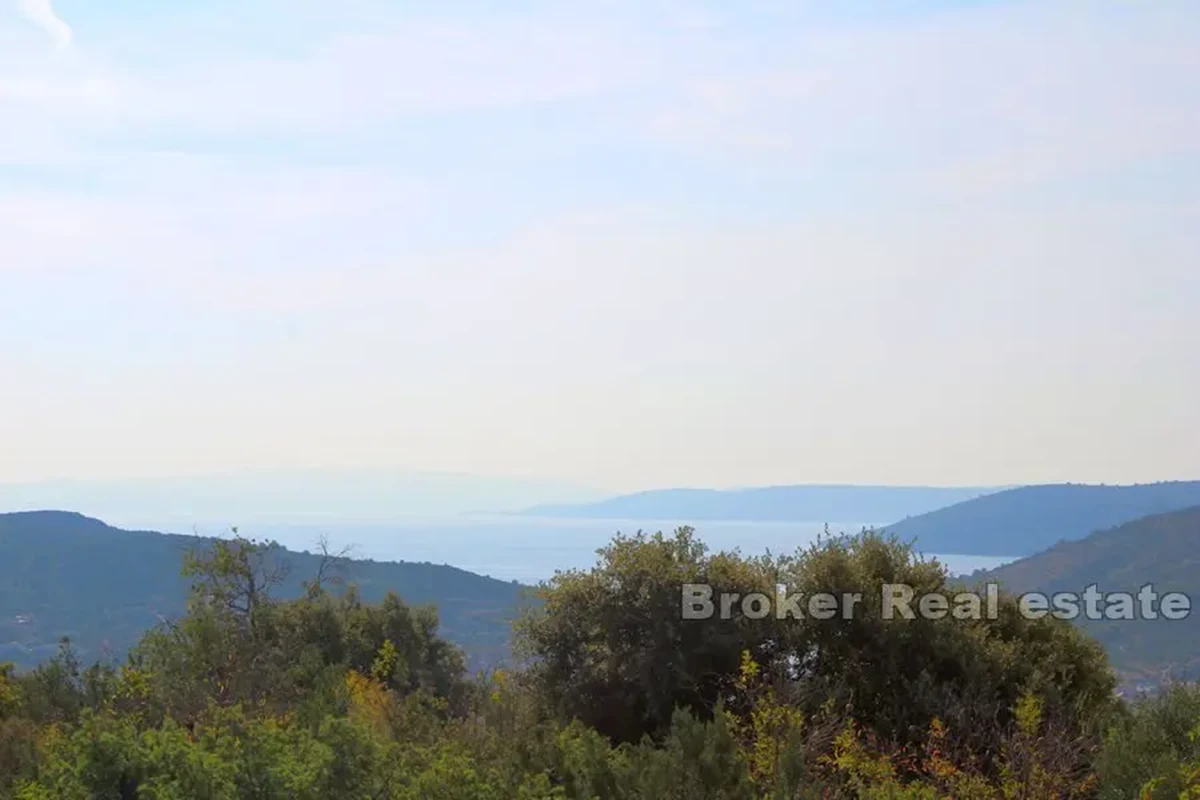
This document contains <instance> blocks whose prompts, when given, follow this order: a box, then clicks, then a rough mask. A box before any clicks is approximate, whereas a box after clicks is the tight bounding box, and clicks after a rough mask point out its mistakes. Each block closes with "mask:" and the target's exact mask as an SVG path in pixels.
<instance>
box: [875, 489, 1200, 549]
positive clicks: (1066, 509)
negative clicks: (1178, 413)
mask: <svg viewBox="0 0 1200 800" xmlns="http://www.w3.org/2000/svg"><path fill="white" fill-rule="evenodd" d="M1194 505H1200V481H1172V482H1166V483H1148V484H1139V485H1134V486H1090V485H1085V484H1070V483H1069V484H1056V485H1045V486H1025V487H1021V488H1019V489H1009V490H1007V491H1003V492H997V493H995V494H989V495H984V496H982V497H978V498H975V499H973V500H967V501H966V502H962V503H957V504H955V505H952V506H949V507H947V508H942V509H939V510H937V511H932V512H930V513H928V514H922V515H920V516H915V517H912V518H910V519H905V520H902V521H899V522H895V523H893V524H891V525H888V526H886V530H887V532H888V533H892V534H895V535H896V536H898V537H900V538H901V539H904V540H915V542H916V546H917V548H918V549H919V550H920V551H921V552H924V553H960V554H964V555H966V554H970V555H980V556H1028V555H1033V554H1034V553H1037V552H1040V551H1042V550H1045V549H1046V548H1047V547H1052V546H1053V545H1055V544H1057V543H1058V542H1060V541H1064V540H1065V541H1071V540H1074V539H1082V538H1083V537H1084V536H1087V535H1088V534H1089V533H1092V532H1094V531H1098V530H1103V529H1105V528H1111V527H1113V526H1114V525H1120V524H1122V523H1125V522H1129V521H1131V520H1135V519H1138V518H1139V517H1144V516H1147V515H1149V514H1161V513H1164V512H1167V511H1178V510H1179V509H1182V508H1188V507H1189V506H1194Z"/></svg>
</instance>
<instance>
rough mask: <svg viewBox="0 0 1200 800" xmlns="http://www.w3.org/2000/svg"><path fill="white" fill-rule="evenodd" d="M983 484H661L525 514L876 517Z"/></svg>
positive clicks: (971, 492) (964, 495)
mask: <svg viewBox="0 0 1200 800" xmlns="http://www.w3.org/2000/svg"><path fill="white" fill-rule="evenodd" d="M992 491H995V489H989V488H983V487H926V486H852V485H828V486H822V485H802V486H769V487H763V488H753V489H728V490H720V489H662V490H654V491H646V492H638V493H636V494H628V495H621V496H619V497H613V498H610V499H608V500H603V501H600V502H597V503H584V504H575V505H542V506H535V507H533V508H529V509H526V510H525V511H524V512H521V513H523V514H525V515H527V516H542V517H566V518H576V519H578V518H586V519H633V520H642V521H651V520H686V521H689V522H702V521H713V520H745V521H750V522H866V523H870V522H880V521H883V520H889V519H896V518H897V517H904V516H911V515H914V514H922V513H924V512H927V511H931V510H933V509H936V508H942V507H943V506H947V505H950V504H952V503H959V502H962V501H964V500H970V499H972V498H976V497H979V496H980V495H983V494H986V493H988V492H992Z"/></svg>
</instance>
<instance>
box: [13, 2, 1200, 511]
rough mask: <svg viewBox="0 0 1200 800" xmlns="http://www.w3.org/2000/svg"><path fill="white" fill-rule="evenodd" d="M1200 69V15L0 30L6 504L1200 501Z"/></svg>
mask: <svg viewBox="0 0 1200 800" xmlns="http://www.w3.org/2000/svg"><path fill="white" fill-rule="evenodd" d="M499 9H504V10H503V11H501V10H499ZM1197 41H1200V5H1197V4H1196V3H1195V0H1179V1H1178V2H1170V1H1169V0H1156V2H1144V3H1142V2H1103V1H1102V0H1088V1H1087V2H1085V1H1084V0H1079V2H1061V3H1055V2H1042V1H1039V2H1027V3H1009V2H960V3H951V2H948V1H947V0H943V1H942V2H934V3H927V2H919V1H918V0H908V1H907V2H898V1H897V2H885V1H884V0H879V2H875V3H865V2H854V1H847V0H838V2H802V1H801V0H739V2H737V3H729V2H722V3H717V2H712V3H710V4H707V5H705V4H703V3H698V2H697V3H693V2H676V1H675V0H628V1H627V2H626V1H623V0H592V2H568V0H547V1H546V2H536V1H535V0H519V1H515V0H514V2H507V3H496V2H483V0H477V2H454V1H450V2H447V1H446V0H443V2H439V3H421V4H417V3H407V2H396V0H386V1H385V0H377V1H376V2H372V0H336V1H335V0H319V1H318V0H236V1H235V0H205V2H198V1H197V0H177V1H176V2H169V3H168V2H162V3H148V2H145V1H144V0H137V1H136V2H135V0H106V1H105V2H97V1H96V0H60V1H59V2H57V3H55V5H54V7H53V8H52V7H51V6H50V3H49V1H48V0H0V480H10V481H17V480H35V479H41V478H46V477H53V476H71V477H120V476H136V475H172V474H190V473H196V472H208V471H213V470H226V469H241V468H249V467H287V466H343V465H346V466H348V465H355V466H373V465H389V466H401V467H409V468H417V469H428V470H457V471H465V472H472V473H479V474H494V475H544V476H555V477H562V478H568V479H573V480H579V481H582V482H586V483H589V484H592V485H595V486H598V487H604V488H609V489H615V490H623V489H632V488H643V487H651V486H664V485H673V484H693V485H716V486H722V485H736V484H754V483H782V482H808V481H820V482H841V481H854V482H881V483H940V484H1001V483H1005V484H1007V483H1022V482H1034V481H1054V480H1077V481H1109V482H1126V481H1137V480H1153V479H1161V478H1171V477H1179V478H1200V48H1197V47H1196V42H1197Z"/></svg>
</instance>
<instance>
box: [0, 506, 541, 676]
mask: <svg viewBox="0 0 1200 800" xmlns="http://www.w3.org/2000/svg"><path fill="white" fill-rule="evenodd" d="M212 541H213V540H212V539H207V538H203V537H196V536H181V535H177V534H164V533H156V532H152V531H126V530H120V529H117V528H112V527H109V526H108V525H106V524H104V523H103V522H101V521H99V520H96V519H91V518H89V517H85V516H82V515H79V514H74V513H68V512H60V511H43V512H20V513H15V514H0V553H2V554H3V558H0V661H12V662H15V663H17V664H19V665H27V666H32V665H33V664H34V663H37V662H40V661H43V660H45V659H46V658H47V657H49V656H51V655H53V654H54V652H55V651H56V650H57V648H58V641H59V639H60V638H61V637H63V636H68V637H70V638H71V640H72V642H74V643H75V646H76V648H77V649H78V650H79V652H80V653H81V654H83V655H84V656H85V657H88V658H93V657H98V656H101V655H102V654H104V653H106V652H107V653H111V654H112V655H113V656H114V657H117V658H120V657H123V654H124V653H125V651H127V650H128V649H129V648H130V647H131V646H132V645H133V644H135V643H136V642H137V641H138V640H139V639H140V638H141V636H142V635H143V634H144V633H145V632H146V630H148V629H149V628H151V627H153V626H154V625H156V624H158V623H159V622H160V621H161V620H162V619H164V618H165V619H172V618H175V617H178V616H179V615H181V614H182V613H183V612H184V610H185V602H186V600H187V595H188V581H187V579H186V578H185V577H183V576H182V575H181V574H180V564H181V562H182V559H183V557H184V555H185V554H187V552H188V551H190V550H192V549H194V548H196V547H206V546H209V545H211V544H212ZM277 552H278V554H279V555H280V556H281V557H282V558H283V560H284V561H285V562H286V564H287V565H288V567H289V570H288V574H287V575H286V577H285V580H284V581H283V583H282V584H281V586H280V587H279V592H280V594H281V596H283V597H298V596H300V595H301V594H302V592H303V581H305V580H309V579H311V578H312V577H313V576H314V575H316V574H317V572H318V571H319V570H320V569H322V563H323V562H325V568H326V569H327V570H329V571H331V574H332V575H333V577H335V578H337V579H340V580H342V581H351V582H353V583H355V584H356V585H357V587H358V590H359V591H360V592H361V594H362V596H363V598H364V599H366V600H367V601H372V602H374V601H378V600H380V599H381V598H383V597H384V596H385V595H386V594H387V592H388V591H395V592H397V593H398V594H399V595H400V596H402V597H403V598H404V600H405V601H406V602H408V603H411V604H413V605H426V604H433V605H436V606H437V609H438V612H439V614H440V615H441V619H442V632H443V634H444V635H445V636H446V637H447V638H448V639H450V640H451V641H453V642H455V643H456V644H458V645H460V646H461V647H463V648H464V650H465V651H466V653H467V655H468V659H469V662H470V663H471V664H474V665H481V664H486V663H494V662H498V661H501V660H503V659H504V658H506V657H507V654H508V652H509V636H510V626H511V621H512V619H513V618H514V616H515V615H516V613H517V610H518V608H519V605H520V604H521V602H523V601H522V597H523V595H524V593H525V592H526V587H523V586H521V585H518V584H515V583H508V582H504V581H499V580H495V579H493V578H487V577H483V576H481V575H476V574H474V573H470V572H466V571H464V570H461V569H457V568H455V567H449V566H441V565H435V564H418V563H407V562H375V561H358V560H350V559H347V558H323V556H322V555H321V554H320V553H302V552H301V553H298V552H293V551H289V550H284V549H283V548H277Z"/></svg>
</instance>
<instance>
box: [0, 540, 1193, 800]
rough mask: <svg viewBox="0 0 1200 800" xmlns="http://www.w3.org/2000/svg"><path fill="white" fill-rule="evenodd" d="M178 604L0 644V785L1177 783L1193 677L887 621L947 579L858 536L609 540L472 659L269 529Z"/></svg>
mask: <svg viewBox="0 0 1200 800" xmlns="http://www.w3.org/2000/svg"><path fill="white" fill-rule="evenodd" d="M184 565H185V571H186V573H187V577H188V579H189V580H190V592H189V599H188V603H187V611H186V614H185V615H184V616H183V617H181V618H180V619H179V620H177V621H175V622H174V623H173V624H169V625H161V626H159V627H157V628H156V629H155V630H153V631H151V632H150V633H148V634H147V635H146V636H145V637H144V638H143V639H142V640H141V641H140V642H139V643H138V645H137V646H136V647H135V648H134V650H133V652H132V653H131V656H130V658H129V660H128V661H127V662H126V663H124V664H122V665H120V666H119V667H112V666H105V665H94V666H91V667H85V666H84V665H83V664H81V663H80V661H79V659H78V658H77V656H76V654H75V653H73V652H72V651H71V650H70V648H65V649H64V650H63V651H62V652H60V654H59V655H58V656H56V657H55V658H54V659H52V660H51V661H49V662H47V663H46V664H43V665H41V666H39V667H38V668H37V669H35V670H32V671H26V672H18V671H14V670H13V669H12V668H11V667H10V666H6V665H0V799H2V800H90V799H94V798H109V799H111V800H240V799H241V798H257V800H285V798H286V800H324V798H364V799H365V798H374V799H375V800H597V799H602V800H691V798H706V799H707V800H785V798H786V799H787V800H816V799H817V798H825V799H831V800H833V799H838V798H845V799H846V800H868V799H878V800H882V799H883V798H908V799H910V800H940V799H941V798H955V800H1001V799H1002V798H1003V799H1004V800H1008V799H1010V798H1025V799H1026V800H1060V799H1062V798H1081V799H1082V798H1101V799H1102V800H1110V798H1111V800H1118V798H1129V797H1135V796H1137V797H1145V798H1150V799H1151V800H1162V799H1163V798H1177V797H1185V796H1194V795H1193V794H1186V793H1187V792H1189V791H1195V790H1197V789H1200V771H1198V768H1200V735H1191V736H1189V734H1190V733H1191V732H1192V731H1193V729H1195V730H1196V731H1197V732H1198V733H1200V693H1195V692H1189V691H1187V690H1181V691H1179V692H1178V693H1172V694H1170V695H1169V696H1166V697H1165V698H1164V699H1163V700H1162V701H1157V700H1156V701H1151V702H1149V703H1144V704H1137V705H1134V706H1126V705H1124V704H1123V703H1122V702H1121V701H1119V700H1118V699H1117V698H1115V697H1114V696H1113V692H1112V688H1113V679H1112V676H1111V674H1110V672H1109V670H1108V668H1107V664H1106V662H1105V657H1104V653H1103V651H1102V650H1101V648H1100V647H1099V646H1098V645H1097V644H1096V643H1095V642H1093V641H1091V640H1089V639H1088V638H1087V637H1086V635H1085V634H1083V633H1082V632H1081V631H1079V630H1078V629H1077V628H1075V627H1074V626H1072V625H1070V624H1069V623H1066V622H1062V621H1059V620H1054V619H1051V618H1044V619H1040V620H1030V619H1027V618H1025V617H1023V616H1021V615H1020V614H1019V613H1017V608H1016V605H1015V603H1014V601H1013V599H1012V598H1011V597H1009V596H1004V597H1002V598H1001V599H1000V610H1001V613H1000V615H999V617H998V618H996V619H988V618H972V619H954V618H951V617H946V616H942V617H938V618H932V617H929V618H917V619H913V620H907V619H900V618H897V619H893V620H889V619H888V618H887V617H886V615H883V614H881V611H880V606H879V603H878V601H877V600H872V599H870V598H878V597H880V592H881V588H882V587H883V586H884V585H885V584H893V583H904V584H908V585H910V586H913V587H915V588H917V589H918V590H920V591H922V592H926V591H932V592H938V593H942V592H948V591H954V590H956V588H957V587H955V586H954V585H953V584H950V583H948V578H947V575H946V573H945V571H944V569H942V568H941V567H940V566H939V565H938V564H936V563H934V562H927V561H922V560H921V559H919V558H916V557H914V555H913V553H912V551H911V550H910V549H908V548H906V547H904V546H903V545H902V544H899V543H897V542H894V541H887V540H885V539H883V538H881V537H879V536H878V535H876V534H872V533H869V532H868V533H864V534H861V535H859V536H856V537H848V538H838V539H834V540H825V541H822V542H820V543H818V544H816V545H814V546H813V547H811V548H809V549H808V550H806V551H804V552H801V553H798V554H796V555H795V556H794V557H764V558H760V559H746V558H743V557H741V556H739V555H737V554H736V553H735V554H729V553H710V552H708V551H707V550H706V549H705V548H704V546H703V545H702V543H701V542H699V541H698V540H697V539H696V538H695V537H694V536H693V533H692V531H690V530H689V529H681V530H679V531H677V532H676V533H675V534H674V535H670V536H664V535H662V534H657V535H654V536H644V535H638V536H635V537H631V538H630V537H618V538H617V539H616V540H614V542H613V543H612V544H611V545H610V546H609V547H608V548H606V549H605V550H604V551H602V552H601V554H600V559H599V561H598V563H597V564H596V566H595V567H594V568H593V569H591V570H587V571H574V572H569V573H561V574H559V575H558V576H556V577H555V579H554V580H552V581H551V582H550V583H549V584H548V585H546V586H544V587H542V589H541V590H540V593H541V599H542V601H543V602H542V603H540V604H538V605H536V606H534V607H531V608H530V609H529V611H528V614H527V616H525V617H524V618H523V619H522V622H521V624H520V625H519V626H518V629H517V635H518V643H519V645H520V650H521V651H522V652H523V653H525V654H526V655H527V656H529V661H528V662H526V663H524V664H521V665H518V666H517V668H516V669H514V670H513V671H506V672H498V673H494V674H491V675H488V676H481V677H480V678H479V679H477V680H469V679H467V677H466V675H465V673H464V669H463V661H462V658H461V654H460V653H459V652H458V650H457V648H455V647H453V646H452V645H450V644H449V643H447V642H446V641H445V640H444V639H442V638H441V637H440V635H439V633H438V630H437V618H436V615H435V614H433V613H432V612H429V611H418V610H414V609H412V608H411V607H409V606H407V605H406V604H405V603H404V602H403V601H402V600H400V599H399V598H398V597H396V596H395V595H394V594H388V595H385V596H384V597H383V599H382V600H381V601H380V602H378V603H366V602H364V601H363V600H362V598H361V597H360V596H359V595H358V593H357V592H356V591H354V590H353V589H352V588H342V589H332V588H331V587H330V586H328V585H327V582H325V581H322V580H317V579H314V580H310V581H308V582H307V583H306V584H305V586H304V587H303V588H304V590H303V594H302V595H301V596H300V597H298V598H295V599H291V600H282V599H280V598H279V597H277V596H275V595H274V594H273V591H272V590H273V589H275V588H278V585H279V584H278V581H277V580H276V578H277V574H276V573H275V571H274V570H275V567H276V566H277V563H276V562H275V561H274V560H273V553H272V551H271V550H269V549H266V548H263V547H261V546H258V545H255V544H254V543H250V542H246V541H245V540H241V539H235V540H232V541H225V540H220V541H213V542H211V543H210V545H209V547H208V549H207V550H206V551H203V552H198V553H194V554H192V555H190V556H189V557H188V558H186V559H185V561H184ZM681 582H694V583H706V584H710V585H712V586H714V587H717V588H719V589H723V590H735V591H739V592H741V593H743V594H745V593H747V592H751V591H755V590H764V589H770V588H772V587H773V586H774V585H776V584H777V583H781V584H783V585H784V586H786V587H787V589H788V591H789V592H801V593H805V594H812V593H815V592H831V593H835V594H836V593H840V592H841V591H844V590H856V591H860V592H862V593H863V595H864V597H865V598H868V599H867V601H866V602H865V603H864V604H863V606H862V608H861V613H859V614H857V615H855V616H852V617H840V616H839V617H835V618H831V619H817V618H814V617H800V618H795V617H793V618H789V619H777V618H775V617H773V616H768V617H765V618H754V619H752V618H749V617H745V616H741V617H734V618H732V619H721V618H718V619H705V620H688V619H684V618H682V617H681V615H680V608H679V589H680V583H681Z"/></svg>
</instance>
